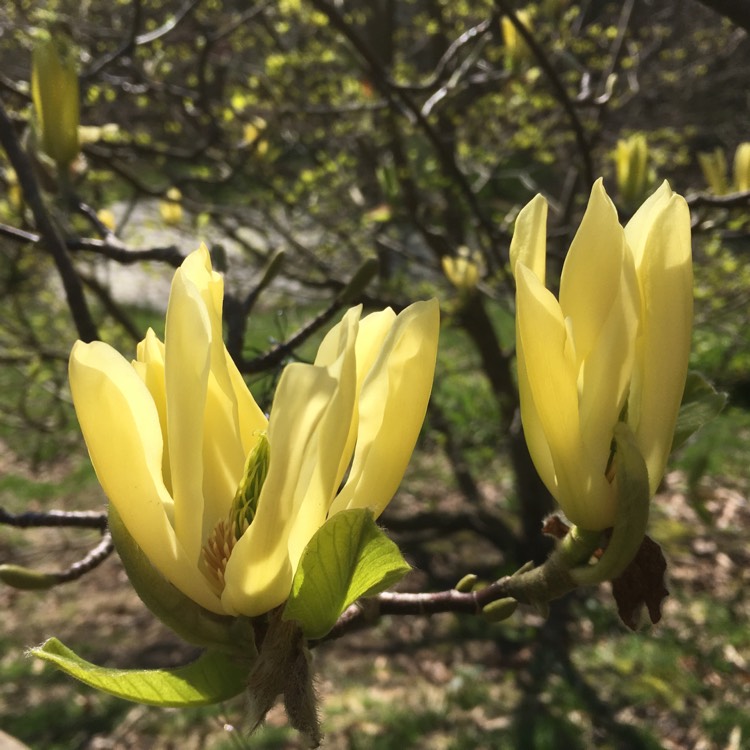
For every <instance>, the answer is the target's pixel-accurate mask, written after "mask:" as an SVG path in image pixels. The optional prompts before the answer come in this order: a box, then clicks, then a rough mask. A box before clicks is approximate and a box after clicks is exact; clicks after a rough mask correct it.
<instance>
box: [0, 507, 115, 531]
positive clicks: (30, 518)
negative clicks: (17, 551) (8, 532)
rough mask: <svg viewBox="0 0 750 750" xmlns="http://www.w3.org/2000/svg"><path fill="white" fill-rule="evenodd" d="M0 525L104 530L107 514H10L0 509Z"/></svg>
mask: <svg viewBox="0 0 750 750" xmlns="http://www.w3.org/2000/svg"><path fill="white" fill-rule="evenodd" d="M0 524H5V525H6V526H14V527H16V528H19V529H31V528H41V527H55V528H71V529H101V530H102V531H104V529H106V528H107V514H106V513H105V512H103V511H93V510H48V511H44V512H37V511H27V512H26V513H10V512H9V511H7V510H5V508H2V507H0Z"/></svg>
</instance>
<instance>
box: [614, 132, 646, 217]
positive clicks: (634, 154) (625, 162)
mask: <svg viewBox="0 0 750 750" xmlns="http://www.w3.org/2000/svg"><path fill="white" fill-rule="evenodd" d="M614 160H615V173H616V177H617V189H618V191H619V193H620V198H621V199H622V202H623V203H624V204H625V205H628V206H634V205H637V204H639V203H641V202H642V200H643V199H644V197H645V196H646V193H647V192H648V190H649V187H650V186H651V182H652V174H651V173H650V171H649V168H648V143H647V141H646V136H645V135H644V134H643V133H634V134H633V135H631V136H629V137H628V138H624V139H620V140H619V141H617V146H616V147H615V151H614Z"/></svg>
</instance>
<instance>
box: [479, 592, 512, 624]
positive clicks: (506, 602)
mask: <svg viewBox="0 0 750 750" xmlns="http://www.w3.org/2000/svg"><path fill="white" fill-rule="evenodd" d="M517 607H518V602H517V601H516V600H515V599H513V598H511V597H506V598H505V599H498V600H497V601H494V602H490V603H489V604H488V605H487V606H486V607H484V608H483V609H482V615H483V616H484V619H485V620H488V621H489V622H502V621H503V620H507V619H508V618H509V617H510V616H511V615H512V614H513V613H514V612H515V611H516V608H517Z"/></svg>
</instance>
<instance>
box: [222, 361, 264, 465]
mask: <svg viewBox="0 0 750 750" xmlns="http://www.w3.org/2000/svg"><path fill="white" fill-rule="evenodd" d="M226 358H227V371H228V372H229V379H230V381H231V383H232V388H233V390H234V397H235V399H236V400H237V420H238V421H239V425H240V439H241V440H242V450H243V453H244V454H245V455H246V456H247V455H248V454H249V453H250V451H251V450H252V449H253V447H254V446H255V443H256V442H257V439H258V434H257V433H258V432H263V431H265V430H266V429H267V428H268V419H267V418H266V415H265V414H264V413H263V410H262V409H261V408H260V407H259V406H258V404H257V403H256V402H255V399H254V398H253V395H252V394H251V393H250V390H249V389H248V387H247V384H246V383H245V381H244V379H243V377H242V375H241V373H240V371H239V370H238V369H237V365H235V363H234V360H233V359H232V358H231V357H230V356H229V352H226Z"/></svg>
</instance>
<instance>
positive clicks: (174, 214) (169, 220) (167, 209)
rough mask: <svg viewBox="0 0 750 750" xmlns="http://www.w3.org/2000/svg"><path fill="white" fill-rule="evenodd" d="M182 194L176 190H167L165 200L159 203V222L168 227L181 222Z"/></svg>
mask: <svg viewBox="0 0 750 750" xmlns="http://www.w3.org/2000/svg"><path fill="white" fill-rule="evenodd" d="M181 200H182V193H181V192H180V191H179V190H178V189H177V188H174V187H173V188H169V190H167V196H166V200H163V201H161V203H159V215H160V216H161V220H162V221H163V222H164V223H165V224H168V225H169V226H170V227H173V226H175V225H176V224H179V223H180V221H182V205H181V204H180V201H181Z"/></svg>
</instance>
